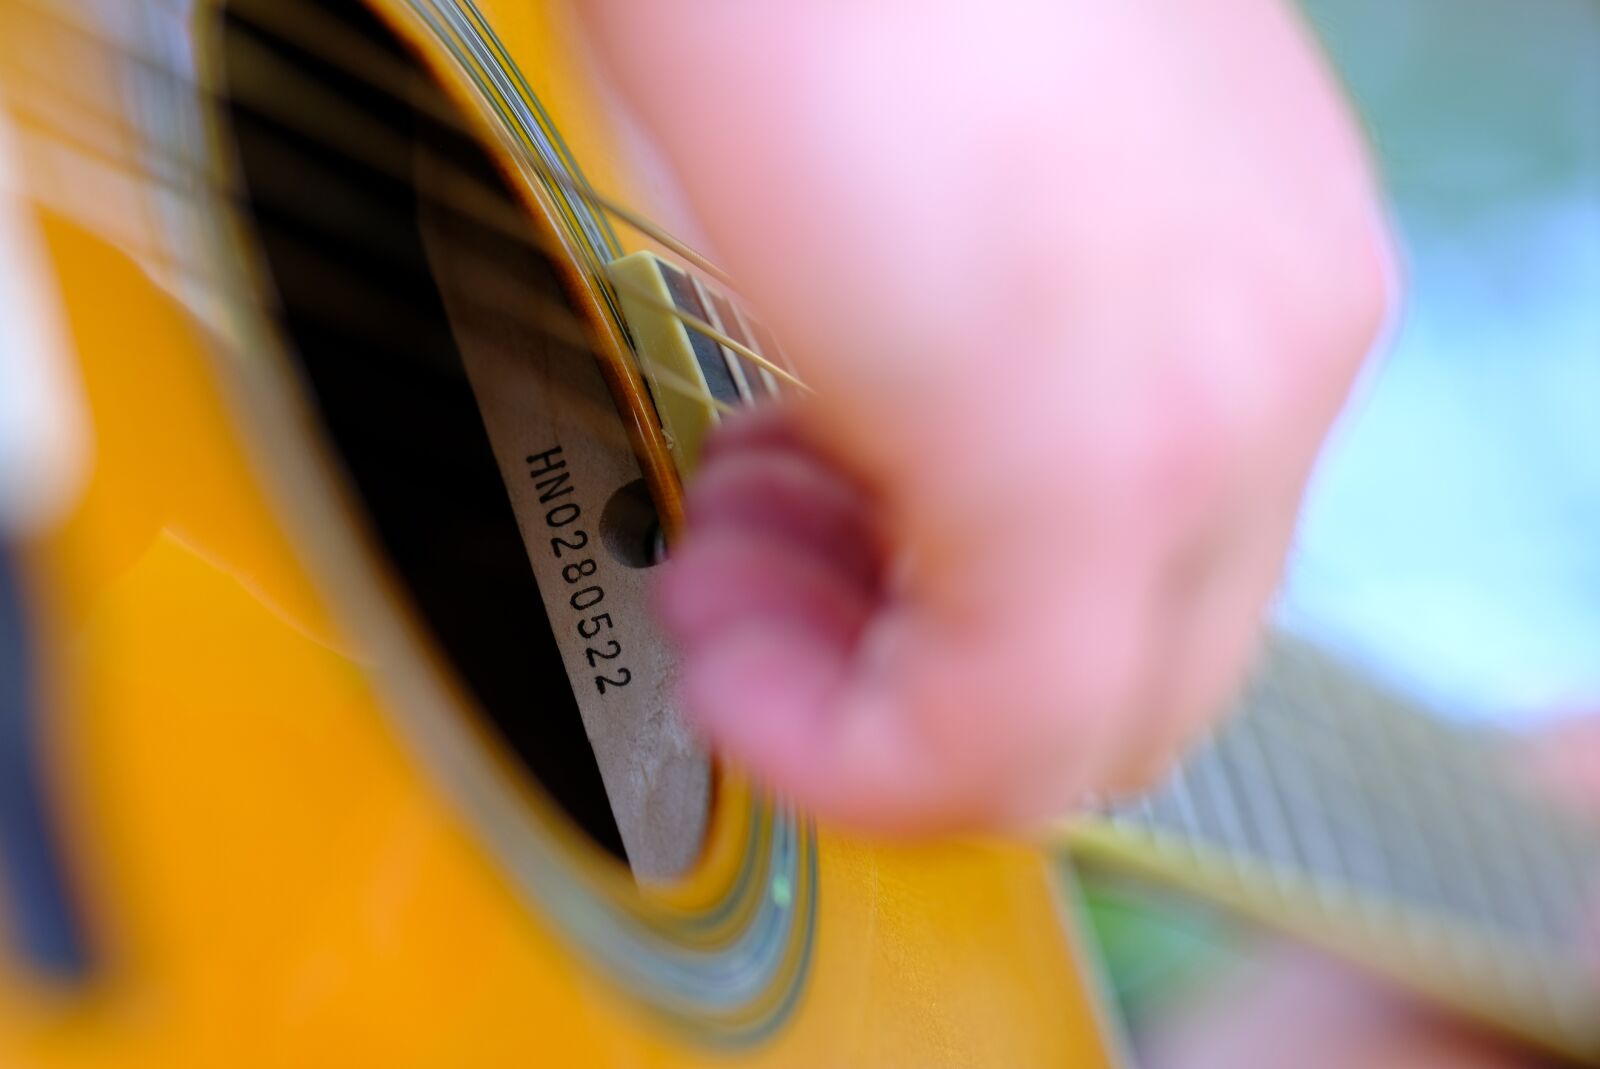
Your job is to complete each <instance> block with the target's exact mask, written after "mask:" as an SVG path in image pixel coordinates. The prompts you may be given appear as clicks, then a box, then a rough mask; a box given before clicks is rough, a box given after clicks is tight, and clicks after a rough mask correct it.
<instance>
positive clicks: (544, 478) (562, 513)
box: [526, 445, 633, 694]
mask: <svg viewBox="0 0 1600 1069" xmlns="http://www.w3.org/2000/svg"><path fill="white" fill-rule="evenodd" d="M526 459H527V464H528V477H529V478H530V479H532V480H533V486H534V489H535V490H537V491H538V492H539V504H540V505H543V506H544V507H545V514H544V523H545V527H546V528H547V529H548V531H549V532H550V554H551V556H553V557H555V559H556V560H558V561H562V562H564V563H563V564H562V566H561V578H562V579H563V580H565V581H566V584H567V587H568V588H569V591H568V597H567V604H568V605H570V606H572V611H573V614H574V617H573V626H574V629H575V630H576V631H577V633H578V637H579V638H581V639H583V640H584V641H585V642H591V643H592V642H598V643H600V645H599V647H598V648H597V647H595V646H592V645H591V646H586V647H585V648H584V651H583V656H584V659H585V660H587V661H588V662H589V667H590V668H591V669H593V670H594V673H595V674H594V685H595V689H596V690H598V691H599V692H600V693H601V694H604V693H606V692H607V691H608V690H610V689H613V688H616V687H626V686H627V685H628V684H629V683H631V682H633V673H632V672H630V671H628V668H627V666H625V665H622V664H612V663H610V662H613V661H617V660H619V659H620V658H621V657H622V643H620V642H618V641H617V640H616V639H615V638H614V637H609V638H602V636H603V635H605V633H606V632H608V631H612V630H614V624H613V622H612V619H611V613H610V612H609V611H608V612H595V611H594V610H595V609H597V608H599V607H600V606H601V605H603V604H604V603H605V600H606V592H605V588H604V587H602V586H601V585H600V584H599V583H598V582H594V581H592V580H593V579H594V576H595V574H596V573H597V572H598V571H599V569H600V566H599V565H598V564H597V563H595V559H594V557H592V556H583V554H584V553H585V552H589V553H593V552H594V550H592V549H591V548H590V543H591V542H592V541H593V539H591V538H590V537H589V532H588V531H587V530H585V529H584V528H583V527H581V526H580V525H579V524H580V522H581V521H582V520H583V509H582V508H581V507H580V506H579V505H578V503H577V501H575V500H563V498H573V497H575V496H576V493H575V488H574V487H573V484H572V472H571V471H569V470H568V469H567V461H566V458H565V457H563V456H562V454H561V447H560V446H559V445H558V446H555V447H554V448H551V449H546V450H545V451H544V452H542V453H534V454H532V455H530V456H529V457H527V458H526ZM546 597H547V598H548V597H549V595H548V594H547V595H546ZM551 624H552V625H554V624H555V621H554V620H552V621H551Z"/></svg>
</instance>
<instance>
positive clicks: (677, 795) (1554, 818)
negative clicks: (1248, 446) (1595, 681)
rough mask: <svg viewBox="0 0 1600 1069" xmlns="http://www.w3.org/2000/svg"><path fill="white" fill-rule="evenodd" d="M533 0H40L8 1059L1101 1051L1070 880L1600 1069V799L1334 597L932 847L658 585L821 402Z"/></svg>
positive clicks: (1, 245) (5, 349)
mask: <svg viewBox="0 0 1600 1069" xmlns="http://www.w3.org/2000/svg"><path fill="white" fill-rule="evenodd" d="M575 40H576V34H575V31H574V27H573V25H572V23H571V13H570V12H569V11H567V10H566V9H565V8H564V7H563V6H562V5H560V4H554V3H544V2H539V0H514V2H513V0H366V2H363V0H115V2H96V0H0V311H3V316H0V537H3V542H0V665H3V668H4V671H3V673H0V874H3V883H0V890H3V896H0V902H3V917H4V920H5V928H4V938H3V942H0V947H3V950H0V1064H3V1065H6V1066H30V1067H31V1066H40V1067H63V1069H64V1067H91V1066H134V1065H145V1066H163V1067H165V1066H184V1065H196V1066H215V1065H248V1064H263V1065H266V1064H291V1065H316V1064H327V1065H339V1066H350V1065H400V1064H442V1065H495V1066H501V1065H556V1066H567V1065H615V1066H624V1065H626V1066H646V1065H648V1066H660V1067H667V1066H704V1065H740V1066H745V1065H748V1066H790V1065H794V1066H801V1065H803V1066H851V1065H860V1066H892V1065H904V1066H917V1067H931V1066H1047V1065H1048V1066H1054V1065H1062V1066H1081V1067H1095V1066H1108V1065H1113V1064H1118V1063H1120V1062H1122V1060H1123V1059H1124V1057H1125V1049H1124V1044H1123V1042H1122V1039H1121V1037H1120V1035H1119V1028H1118V1023H1117V1021H1116V1019H1115V1014H1114V1012H1113V1007H1112V1006H1111V1005H1110V1004H1109V1003H1108V1002H1107V1001H1106V999H1105V997H1104V991H1105V985H1104V984H1103V982H1102V978H1101V972H1100V963H1099V962H1098V960H1097V954H1096V952H1095V950H1094V945H1093V943H1092V941H1091V940H1090V939H1089V938H1088V935H1087V931H1088V929H1087V927H1086V925H1085V917H1086V915H1087V914H1086V911H1085V909H1084V908H1083V900H1082V898H1081V896H1080V894H1079V891H1078V882H1077V881H1078V879H1079V877H1080V876H1081V875H1088V876H1090V877H1092V878H1095V879H1101V878H1103V877H1104V875H1105V874H1115V875H1116V878H1118V879H1129V878H1137V879H1139V880H1143V881H1151V882H1153V883H1154V884H1157V885H1160V886H1163V887H1166V888H1168V889H1169V891H1170V892H1171V893H1178V894H1182V895H1183V896H1186V897H1188V898H1190V899H1192V900H1195V901H1204V902H1208V903H1212V904H1214V905H1216V906H1218V907H1225V908H1227V909H1229V910H1232V911H1237V912H1239V913H1240V914H1242V915H1244V916H1247V917H1251V918H1254V919H1255V920H1257V921H1261V922H1266V923H1270V924H1272V925H1275V926H1277V927H1279V928H1281V929H1283V930H1285V931H1288V932H1290V933H1293V934H1295V935H1296V936H1298V937H1301V938H1305V939H1309V940H1312V941H1314V942H1317V943H1319V944H1321V945H1324V946H1327V947H1329V948H1330V949H1333V950H1336V951H1338V952H1339V953H1342V954H1344V955H1346V956H1347V957H1349V958H1351V959H1352V960H1355V961H1358V962H1361V963H1363V964H1365V965H1366V966H1368V967H1370V968H1372V969H1373V970H1375V972H1377V973H1378V974H1381V975H1383V976H1385V977H1388V978H1389V979H1390V980H1391V981H1395V982H1400V983H1403V984H1405V985H1407V987H1408V988H1409V989H1411V990H1412V991H1414V992H1416V993H1418V994H1420V995H1423V996H1425V997H1429V998H1432V999H1435V1000H1438V1001H1439V1002H1440V1003H1441V1004H1442V1005H1445V1006H1448V1007H1451V1008H1453V1009H1456V1010H1459V1011H1460V1012H1463V1013H1466V1014H1469V1015H1471V1016H1473V1017H1475V1018H1477V1019H1479V1020H1481V1021H1482V1022H1484V1023H1485V1024H1487V1025H1489V1026H1491V1027H1495V1028H1499V1029H1502V1030H1504V1031H1506V1032H1508V1033H1510V1034H1514V1035H1517V1036H1520V1037H1523V1038H1524V1039H1526V1040H1528V1041H1530V1042H1532V1043H1534V1044H1537V1045H1540V1046H1542V1047H1544V1048H1546V1049H1549V1050H1553V1051H1559V1052H1563V1053H1565V1054H1566V1055H1569V1056H1573V1057H1577V1058H1590V1059H1595V1058H1600V1012H1597V1010H1600V991H1597V989H1596V986H1595V984H1594V982H1593V981H1592V979H1591V976H1592V973H1591V972H1590V971H1589V970H1588V968H1587V965H1588V962H1587V961H1586V959H1585V958H1584V955H1583V952H1582V950H1581V947H1582V946H1583V940H1584V934H1583V933H1584V932H1586V931H1587V930H1589V928H1588V925H1589V919H1590V912H1589V908H1590V905H1591V902H1592V899H1591V897H1590V895H1589V890H1590V886H1589V876H1590V875H1591V874H1592V873H1593V871H1594V868H1595V865H1596V863H1597V861H1600V835H1597V832H1596V828H1595V827H1594V825H1592V824H1585V823H1583V822H1582V821H1581V820H1580V819H1579V818H1577V817H1574V816H1570V815H1566V814H1563V813H1560V812H1557V811H1556V810H1554V809H1553V808H1551V807H1550V806H1549V805H1547V804H1546V803H1544V802H1543V801H1541V800H1540V799H1538V798H1536V797H1534V796H1533V794H1532V793H1531V792H1530V791H1528V790H1526V789H1524V788H1522V787H1519V786H1518V785H1517V781H1516V780H1515V778H1514V777H1512V776H1510V775H1508V774H1507V771H1506V769H1505V768H1504V767H1503V766H1504V762H1505V758H1504V755H1503V747H1502V746H1501V745H1500V742H1499V741H1498V740H1496V739H1494V738H1491V737H1488V736H1487V735H1485V734H1483V733H1480V732H1471V733H1469V732H1463V731H1461V730H1459V729H1451V728H1447V727H1444V726H1441V724H1440V723H1438V722H1437V721H1435V720H1433V719H1431V718H1430V717H1428V716H1426V715H1425V714H1423V713H1420V712H1418V711H1416V710H1413V709H1410V708H1408V707H1406V706H1405V705H1404V704H1403V703H1401V702H1398V701H1397V700H1395V699H1393V698H1391V697H1388V696H1386V695H1385V694H1383V693H1382V692H1381V691H1379V690H1378V689H1376V688H1374V687H1372V686H1370V685H1369V684H1367V683H1366V682H1364V681H1363V680H1362V679H1360V677H1359V676H1357V675H1356V674H1354V673H1352V672H1350V671H1348V670H1347V669H1344V668H1342V667H1340V666H1339V665H1338V664H1337V663H1336V662H1334V661H1333V660H1331V659H1330V658H1328V657H1326V656H1325V655H1323V654H1321V653H1319V652H1318V651H1316V650H1314V649H1312V648H1310V647H1307V646H1305V645H1303V644H1301V643H1298V642H1296V641H1294V640H1292V639H1289V638H1285V637H1277V638H1274V639H1272V640H1271V641H1270V642H1269V643H1268V647H1267V650H1266V652H1265V653H1264V655H1263V660H1262V665H1261V667H1260V669H1259V671H1258V672H1257V675H1256V677H1255V681H1254V682H1253V683H1252V684H1251V687H1250V689H1249V691H1248V693H1247V694H1246V696H1245V697H1244V698H1243V699H1242V703H1241V708H1240V710H1239V712H1238V714H1237V715H1235V716H1234V717H1233V718H1232V719H1231V720H1230V721H1229V722H1228V726H1227V727H1226V728H1225V729H1223V731H1222V732H1220V733H1219V734H1218V735H1217V737H1216V738H1215V739H1213V740H1211V741H1210V742H1208V743H1207V744H1206V745H1205V746H1204V747H1203V748H1202V750H1201V752H1199V753H1198V754H1196V755H1195V756H1194V757H1193V758H1192V759H1191V760H1190V761H1189V762H1188V763H1187V764H1186V765H1185V766H1184V768H1183V769H1182V770H1181V771H1180V772H1179V773H1178V774H1177V775H1176V776H1175V777H1173V779H1172V780H1171V781H1170V782H1169V783H1168V784H1167V785H1166V786H1164V787H1163V788H1162V789H1161V790H1159V791H1157V792H1155V793H1154V794H1153V795H1151V796H1149V797H1147V798H1142V799H1138V800H1135V801H1132V802H1128V803H1119V804H1117V805H1114V806H1108V807H1107V808H1106V809H1105V810H1104V811H1103V812H1100V813H1095V814H1087V815H1080V816H1077V817H1074V818H1073V819H1072V820H1071V821H1070V822H1068V823H1066V824H1064V825H1063V826H1062V827H1061V828H1060V829H1059V833H1058V834H1057V835H1056V836H1054V837H1053V838H1052V839H1051V840H1050V841H1048V842H1042V843H1007V842H979V841H968V842H952V843H945V844H940V845H926V846H917V847H903V846H884V845H881V844H875V843H869V842H862V841H857V840H855V839H852V838H851V837H849V836H847V835H845V834H842V833H840V832H838V831H835V830H834V829H831V828H828V827H824V826H819V825H818V824H816V823H815V822H814V821H812V820H811V819H810V818H808V816H807V815H806V814H805V813H803V812H797V811H796V810H795V809H793V808H792V807H790V806H788V805H786V804H785V803H784V802H783V801H782V800H780V799H775V798H770V797H766V796H764V795H763V794H762V793H761V792H760V791H759V790H756V789H754V788H752V786H751V785H750V784H749V783H747V782H746V781H745V780H744V779H742V778H741V777H740V775H739V773H738V771H737V770H736V769H731V768H725V767H720V766H717V765H716V764H714V763H713V762H712V761H711V760H710V759H709V758H708V757H707V756H706V755H705V754H704V753H703V752H702V751H701V749H700V748H699V747H698V746H697V744H696V742H695V740H694V739H693V737H692V736H691V735H690V734H689V733H688V732H687V731H686V730H685V728H684V727H683V725H682V723H681V722H680V720H679V718H678V715H677V712H676V710H675V708H674V706H673V702H672V694H673V682H674V671H675V669H674V660H673V655H672V651H671V650H670V648H669V647H668V646H667V645H666V644H665V643H664V642H663V640H662V638H661V636H659V635H658V634H657V633H656V631H655V629H654V627H653V624H652V622H651V619H650V616H649V614H648V612H647V611H646V608H645V601H646V590H647V585H648V582H649V577H650V569H651V567H652V566H653V565H655V564H656V563H657V562H659V561H660V560H661V559H662V557H663V555H664V554H665V552H666V551H667V549H666V547H668V546H669V545H670V544H671V542H672V540H673V539H674V538H675V537H676V536H677V534H678V532H679V531H680V530H681V529H682V525H683V522H684V521H683V515H682V508H681V497H680V490H681V486H682V485H683V482H684V480H686V479H688V478H691V477H692V474H693V470H694V466H695V462H696V458H697V455H698V451H699V447H700V443H701V441H702V439H703V437H704V435H705V434H706V432H707V431H708V429H709V428H711V427H712V426H713V425H714V424H715V423H716V422H717V421H718V420H720V419H722V418H724V416H725V415H726V414H727V413H728V412H730V411H732V410H734V409H736V408H738V407H740V406H742V405H747V404H759V403H764V402H769V401H772V400H775V399H781V398H784V397H785V396H792V397H798V396H800V395H802V394H803V393H804V392H805V391H806V386H805V384H804V383H803V382H802V381H801V380H800V379H799V378H798V377H797V376H796V375H795V373H794V369H793V368H792V367H791V366H790V364H789V363H788V362H787V360H786V359H785V357H784V355H783V352H782V349H781V347H780V345H779V342H778V340H775V339H773V338H772V337H771V336H770V334H769V333H768V332H767V331H766V330H765V329H764V328H763V327H762V326H761V324H760V323H759V321H758V320H757V319H756V318H755V317H753V316H752V315H751V314H750V311H749V309H747V308H745V307H744V306H743V305H742V304H741V303H740V302H739V300H738V298H737V286H736V283H735V281H734V280H730V279H728V278H726V277H725V276H724V275H723V274H722V272H721V271H719V270H718V268H717V267H716V265H715V263H714V262H713V261H711V260H710V259H708V258H707V257H706V256H704V255H703V254H701V253H700V252H697V251H696V250H695V249H694V248H693V247H692V246H691V245H690V244H689V243H686V242H685V241H683V240H681V239H679V238H677V237H675V236H674V235H673V233H671V232H669V231H668V230H667V229H666V228H663V227H662V226H660V225H658V224H657V223H656V222H654V221H653V220H654V219H655V218H657V217H659V216H661V215H662V214H663V211H662V204H663V201H664V198H665V196H666V194H665V193H664V192H663V189H664V186H663V184H662V183H660V182H659V181H658V180H657V177H656V176H657V175H658V172H657V171H656V170H655V169H654V167H653V166H652V163H651V161H650V159H649V157H648V153H647V152H646V151H645V150H644V149H643V148H642V147H641V146H640V144H639V142H638V140H637V139H636V138H634V137H633V136H632V135H631V134H630V133H629V131H628V129H627V128H626V126H625V125H624V124H621V123H619V122H618V121H617V120H616V119H615V118H614V115H613V111H612V109H611V108H610V107H609V106H608V102H607V100H606V98H605V95H604V92H603V90H602V89H601V88H600V87H599V85H598V83H597V82H596V80H595V79H594V78H593V77H592V74H591V72H590V71H589V69H588V68H587V67H586V65H585V60H584V54H583V52H582V50H581V49H580V48H578V47H576V45H575V43H574V42H575Z"/></svg>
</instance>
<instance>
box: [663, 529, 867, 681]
mask: <svg viewBox="0 0 1600 1069" xmlns="http://www.w3.org/2000/svg"><path fill="white" fill-rule="evenodd" d="M656 597H657V611H658V613H659V614H660V616H661V618H662V622H663V623H664V624H665V625H666V627H667V629H668V631H669V633H670V634H671V635H672V636H673V638H674V639H675V640H676V641H677V642H678V644H679V646H680V647H681V648H682V650H683V652H684V654H685V657H686V658H687V659H689V660H690V661H691V663H692V661H693V658H694V657H696V656H699V655H700V654H701V651H702V650H703V649H704V648H706V647H709V646H713V645H715V644H716V643H717V641H718V640H719V639H722V638H723V637H725V636H726V635H728V634H729V633H731V632H737V631H739V630H743V629H751V628H755V629H760V628H764V627H769V626H773V625H779V624H781V625H782V626H784V627H785V628H787V629H788V630H791V631H804V632H806V633H807V634H808V635H810V636H811V641H814V642H818V643H821V644H824V645H826V646H828V647H830V648H832V649H834V650H836V651H837V652H838V655H839V656H841V657H842V656H844V655H845V653H846V652H848V650H849V649H850V648H851V647H853V645H854V644H855V642H856V640H857V638H858V637H859V635H860V633H861V628H862V626H863V625H864V623H865V621H866V619H867V614H868V613H869V611H870V610H871V608H872V601H871V599H870V598H869V596H868V595H867V593H866V592H865V591H863V589H862V588H861V587H860V585H859V584H857V583H855V582H854V581H853V580H852V579H851V578H849V577H848V576H847V575H846V574H845V573H844V572H842V571H841V570H840V569H839V568H837V567H834V566H833V565H832V564H830V563H829V562H828V561H826V560H824V559H820V558H818V557H817V556H816V555H814V554H813V553H811V552H809V551H808V550H806V549H804V548H797V547H795V546H794V545H792V544H790V543H788V542H787V541H785V540H782V539H777V538H772V537H768V536H766V535H764V534H761V533H756V532H751V531H742V530H738V529H724V530H716V531H709V532H702V533H701V534H699V535H697V536H695V537H693V538H691V539H689V540H686V541H685V543H684V545H683V546H682V547H681V548H680V549H679V550H678V551H677V552H676V553H675V554H674V556H673V558H672V559H671V560H669V561H668V562H667V564H666V565H664V566H663V567H662V575H661V577H660V580H659V581H658V583H657V595H656Z"/></svg>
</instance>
